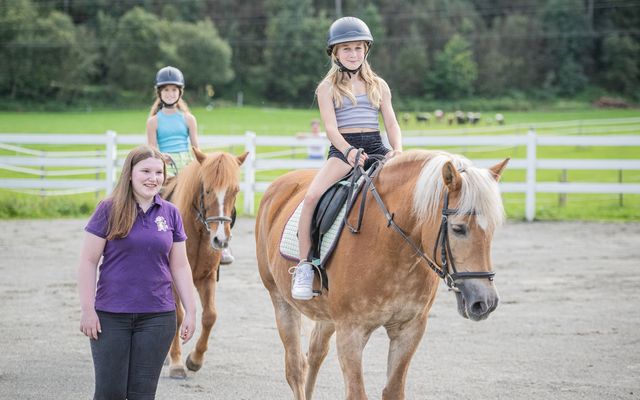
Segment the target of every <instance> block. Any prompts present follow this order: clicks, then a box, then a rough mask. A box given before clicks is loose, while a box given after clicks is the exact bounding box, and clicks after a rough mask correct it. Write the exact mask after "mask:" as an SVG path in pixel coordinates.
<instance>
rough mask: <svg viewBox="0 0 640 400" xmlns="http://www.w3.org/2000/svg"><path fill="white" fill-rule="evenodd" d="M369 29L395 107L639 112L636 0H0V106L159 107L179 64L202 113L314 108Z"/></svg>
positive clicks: (374, 58)
mask: <svg viewBox="0 0 640 400" xmlns="http://www.w3.org/2000/svg"><path fill="white" fill-rule="evenodd" d="M338 14H340V15H353V16H357V17H359V18H361V19H363V20H364V21H365V22H366V23H367V24H368V25H369V27H370V28H371V31H372V33H373V36H374V38H375V43H374V45H373V47H372V49H371V52H370V55H369V60H370V62H371V64H372V66H373V67H374V70H375V71H377V72H378V73H379V74H380V75H381V76H383V77H384V78H385V79H386V80H387V82H389V84H390V86H391V88H392V90H393V93H394V98H395V100H396V101H402V104H404V105H408V104H411V102H412V101H416V102H420V101H424V100H449V101H455V100H459V99H465V98H469V97H474V96H475V97H481V98H496V97H509V96H515V97H517V96H529V97H533V98H541V99H545V98H556V97H572V96H579V95H581V94H584V93H597V94H608V95H611V96H616V97H622V98H626V99H629V100H631V101H637V100H640V28H639V27H640V2H639V1H637V0H342V1H340V0H334V1H326V0H325V1H323V0H174V1H171V2H169V1H164V0H0V59H1V60H2V68H0V97H1V98H3V99H5V100H7V99H8V100H9V101H14V102H21V101H24V102H31V103H38V102H50V101H55V102H60V103H61V104H73V103H74V102H77V101H79V100H82V101H87V102H89V103H90V102H96V103H99V104H105V103H114V104H116V105H117V104H118V103H122V104H126V103H127V102H128V101H140V100H142V99H149V98H150V96H151V94H152V87H153V79H154V76H155V72H156V71H157V69H158V68H160V67H162V66H164V65H173V66H176V67H178V68H180V69H181V70H182V71H183V72H184V74H185V77H186V80H187V87H188V93H189V95H190V96H191V97H192V98H193V100H195V101H196V102H203V101H207V100H208V99H210V98H211V97H212V96H215V98H216V99H221V100H225V99H226V100H228V101H235V98H236V96H237V94H238V93H240V92H241V93H242V94H243V97H244V99H245V102H248V103H260V102H269V103H276V104H282V105H293V106H302V107H309V106H310V105H311V104H312V103H313V101H314V96H313V93H314V89H315V86H316V85H317V83H318V82H319V81H320V80H321V79H322V77H323V76H324V74H325V73H326V71H327V70H328V68H329V59H328V57H327V56H326V53H325V51H324V49H325V45H326V34H327V30H328V27H329V25H330V24H331V22H332V21H333V20H334V19H335V18H336V16H337V15H338Z"/></svg>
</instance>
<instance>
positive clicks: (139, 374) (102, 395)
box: [78, 146, 195, 399]
mask: <svg viewBox="0 0 640 400" xmlns="http://www.w3.org/2000/svg"><path fill="white" fill-rule="evenodd" d="M165 177H166V166H165V164H164V160H163V156H162V154H161V153H160V152H159V151H158V150H156V149H154V148H152V147H150V146H139V147H137V148H135V149H133V150H132V151H131V152H130V153H129V154H128V155H127V158H126V159H125V161H124V166H123V169H122V174H121V176H120V179H119V180H118V183H117V184H116V187H115V189H114V191H113V194H112V195H111V196H110V197H109V198H107V199H106V200H104V201H102V202H100V203H99V204H98V206H97V208H96V210H95V212H94V214H93V215H92V217H91V219H90V220H89V223H88V224H87V226H86V227H85V230H86V232H87V233H86V235H85V239H84V244H83V247H82V252H81V257H80V265H79V267H78V288H79V292H80V304H81V308H82V315H81V318H80V330H81V331H82V332H83V333H84V334H85V335H86V336H88V337H89V338H90V339H91V340H90V343H91V353H92V355H93V364H94V368H95V394H94V397H93V398H94V399H125V398H129V399H133V398H154V396H155V393H156V388H157V385H158V379H159V377H160V372H161V370H162V365H163V362H164V359H165V357H166V355H167V353H168V351H169V347H170V346H171V342H172V340H173V337H174V335H175V333H176V300H177V299H175V298H174V295H173V291H172V284H173V286H174V287H175V289H176V292H177V293H178V295H179V299H180V301H181V302H182V304H183V306H184V309H185V316H184V318H183V320H182V323H181V325H180V327H179V334H180V337H181V338H182V340H183V341H185V342H186V341H188V340H189V339H190V338H191V337H192V336H193V333H194V331H195V297H194V291H193V284H192V276H191V267H190V266H189V261H188V259H187V252H186V245H185V240H186V235H185V232H184V229H183V225H182V218H181V217H180V213H179V212H178V209H177V208H176V207H175V206H174V205H173V204H171V203H169V202H167V201H165V200H163V199H162V198H161V197H160V195H159V194H158V193H159V192H160V188H161V187H162V184H163V183H164V180H165ZM101 257H102V263H100V264H99V262H100V258H101ZM98 264H99V265H98ZM98 268H99V269H100V274H99V278H98V279H97V282H96V278H97V276H98V272H97V270H98Z"/></svg>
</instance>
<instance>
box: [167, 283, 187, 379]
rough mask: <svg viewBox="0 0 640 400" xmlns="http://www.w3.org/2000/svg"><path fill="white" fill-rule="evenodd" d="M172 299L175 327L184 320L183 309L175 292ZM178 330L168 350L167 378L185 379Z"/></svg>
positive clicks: (185, 373) (185, 372)
mask: <svg viewBox="0 0 640 400" xmlns="http://www.w3.org/2000/svg"><path fill="white" fill-rule="evenodd" d="M173 297H174V299H175V301H176V324H177V327H179V326H180V324H182V320H183V319H184V309H183V308H182V303H180V297H178V295H177V294H176V292H175V290H174V293H173ZM178 330H179V328H176V334H175V335H174V336H173V341H172V342H171V348H170V349H169V377H171V378H175V379H184V378H186V377H187V371H186V370H185V369H184V365H183V364H182V344H181V342H180V332H179V331H178Z"/></svg>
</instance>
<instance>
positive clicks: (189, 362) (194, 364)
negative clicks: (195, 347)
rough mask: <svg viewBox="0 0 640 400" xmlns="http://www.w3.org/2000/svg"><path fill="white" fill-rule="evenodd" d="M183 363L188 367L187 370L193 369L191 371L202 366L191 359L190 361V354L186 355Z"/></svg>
mask: <svg viewBox="0 0 640 400" xmlns="http://www.w3.org/2000/svg"><path fill="white" fill-rule="evenodd" d="M185 364H186V365H187V368H188V369H189V371H193V372H196V371H198V370H199V369H200V368H202V364H196V363H194V362H193V361H191V354H189V355H188V356H187V360H186V361H185Z"/></svg>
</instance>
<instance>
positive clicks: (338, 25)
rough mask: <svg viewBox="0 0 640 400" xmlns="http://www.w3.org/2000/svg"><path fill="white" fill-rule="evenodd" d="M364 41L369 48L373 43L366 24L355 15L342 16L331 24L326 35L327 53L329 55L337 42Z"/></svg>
mask: <svg viewBox="0 0 640 400" xmlns="http://www.w3.org/2000/svg"><path fill="white" fill-rule="evenodd" d="M358 41H363V42H366V43H367V45H368V46H369V48H371V45H373V36H372V35H371V31H370V30H369V27H368V26H367V24H365V23H364V21H362V20H361V19H359V18H356V17H342V18H340V19H337V20H335V21H334V22H333V24H331V27H330V28H329V35H328V37H327V54H328V55H329V56H330V55H331V53H332V52H333V47H334V46H335V45H336V44H339V43H346V42H358Z"/></svg>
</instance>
